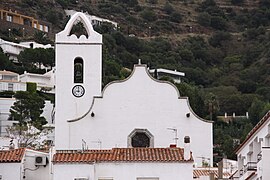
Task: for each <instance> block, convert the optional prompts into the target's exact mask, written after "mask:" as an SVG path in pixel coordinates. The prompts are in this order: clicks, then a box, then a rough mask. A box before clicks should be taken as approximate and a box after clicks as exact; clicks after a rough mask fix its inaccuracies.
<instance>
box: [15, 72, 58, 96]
mask: <svg viewBox="0 0 270 180" xmlns="http://www.w3.org/2000/svg"><path fill="white" fill-rule="evenodd" d="M55 71H56V70H55V68H53V69H52V70H50V71H48V72H46V73H45V74H35V73H29V72H26V71H25V72H24V73H23V74H21V75H20V81H21V82H34V83H36V84H37V90H39V91H40V90H42V91H46V92H48V93H53V94H54V93H55Z"/></svg>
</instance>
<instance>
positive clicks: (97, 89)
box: [55, 13, 102, 149]
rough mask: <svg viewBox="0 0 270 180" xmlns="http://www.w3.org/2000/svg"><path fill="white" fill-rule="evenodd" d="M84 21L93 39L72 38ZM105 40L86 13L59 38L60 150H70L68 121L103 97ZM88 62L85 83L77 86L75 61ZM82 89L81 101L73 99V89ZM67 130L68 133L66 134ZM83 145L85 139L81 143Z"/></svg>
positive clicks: (58, 120)
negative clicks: (78, 25)
mask: <svg viewBox="0 0 270 180" xmlns="http://www.w3.org/2000/svg"><path fill="white" fill-rule="evenodd" d="M79 18H81V19H82V23H84V25H85V27H86V30H87V32H88V35H89V37H88V38H86V36H84V35H82V36H81V37H80V38H77V37H76V36H75V35H71V36H69V33H70V31H71V29H72V27H73V24H74V23H75V22H76V20H77V19H79ZM101 43H102V36H101V35H100V34H98V33H97V32H95V31H94V30H93V28H92V25H91V23H90V22H89V20H88V19H87V17H86V16H85V15H84V14H83V13H77V14H75V15H74V16H72V18H71V20H70V21H69V22H68V24H67V25H66V28H65V30H64V31H62V32H60V33H58V34H57V35H56V69H57V71H56V77H57V78H56V121H55V123H56V127H58V129H56V131H55V133H56V141H57V142H58V146H60V147H63V148H64V149H67V148H69V145H68V140H64V139H66V138H67V137H68V136H69V133H68V131H66V130H67V129H68V124H67V123H63V122H66V120H67V118H76V117H78V116H79V115H81V114H82V113H84V112H86V111H87V110H88V109H89V106H88V105H91V102H92V98H93V96H100V95H101V71H102V68H101V66H102V61H101V51H102V47H101ZM77 57H81V58H82V59H83V60H84V83H74V81H73V80H74V78H73V77H74V69H73V68H74V60H75V58H77ZM75 85H82V86H83V87H84V88H85V94H84V96H83V97H81V98H77V97H74V96H73V95H72V88H73V87H74V86H75ZM63 129H64V130H63ZM80 141H81V139H80Z"/></svg>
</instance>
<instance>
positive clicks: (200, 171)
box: [193, 169, 231, 178]
mask: <svg viewBox="0 0 270 180" xmlns="http://www.w3.org/2000/svg"><path fill="white" fill-rule="evenodd" d="M210 173H214V175H215V178H217V177H218V170H214V169H194V170H193V178H199V177H200V176H209V175H210ZM230 176H231V174H230V173H228V172H224V173H223V177H230Z"/></svg>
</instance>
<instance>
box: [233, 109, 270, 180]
mask: <svg viewBox="0 0 270 180" xmlns="http://www.w3.org/2000/svg"><path fill="white" fill-rule="evenodd" d="M236 154H237V161H238V171H237V173H235V174H234V175H233V176H232V177H231V179H237V180H238V179H239V180H244V179H249V180H255V179H256V180H257V179H263V180H264V179H265V180H266V179H270V166H269V162H270V111H268V113H266V115H265V116H264V117H263V118H262V119H261V120H260V121H259V122H258V124H257V125H256V126H255V127H254V128H253V129H252V130H251V131H250V132H249V134H248V135H247V137H246V139H245V140H244V141H243V143H242V144H241V145H240V146H239V147H238V148H237V150H236Z"/></svg>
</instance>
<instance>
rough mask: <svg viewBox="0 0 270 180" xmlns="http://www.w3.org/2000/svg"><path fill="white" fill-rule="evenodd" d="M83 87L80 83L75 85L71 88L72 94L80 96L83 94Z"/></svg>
mask: <svg viewBox="0 0 270 180" xmlns="http://www.w3.org/2000/svg"><path fill="white" fill-rule="evenodd" d="M84 92H85V90H84V88H83V87H82V86H81V85H76V86H74V87H73V88H72V94H73V95H74V96H75V97H82V96H83V95H84Z"/></svg>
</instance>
